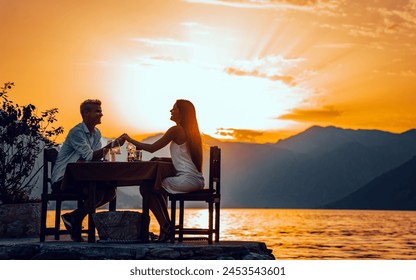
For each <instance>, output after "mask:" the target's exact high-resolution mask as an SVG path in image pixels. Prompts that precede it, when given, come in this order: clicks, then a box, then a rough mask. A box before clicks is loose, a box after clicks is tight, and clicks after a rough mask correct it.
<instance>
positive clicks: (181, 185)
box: [162, 141, 205, 193]
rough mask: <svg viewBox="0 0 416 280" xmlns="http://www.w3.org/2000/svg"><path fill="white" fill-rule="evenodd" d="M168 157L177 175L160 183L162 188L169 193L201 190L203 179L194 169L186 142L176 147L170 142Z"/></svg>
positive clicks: (203, 183)
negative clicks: (169, 156) (170, 158)
mask: <svg viewBox="0 0 416 280" xmlns="http://www.w3.org/2000/svg"><path fill="white" fill-rule="evenodd" d="M170 155H171V157H172V162H173V166H174V167H175V169H176V172H177V173H176V176H175V177H167V178H165V179H164V180H163V181H162V187H163V188H164V189H165V190H166V191H168V192H169V193H187V192H191V191H196V190H200V189H203V188H204V185H205V182H204V177H203V176H202V173H201V172H199V171H198V169H196V166H195V164H194V163H193V161H192V158H191V153H190V150H189V148H188V145H187V144H186V142H185V143H183V144H182V145H178V144H176V143H175V142H174V141H172V142H171V144H170Z"/></svg>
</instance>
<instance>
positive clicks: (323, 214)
mask: <svg viewBox="0 0 416 280" xmlns="http://www.w3.org/2000/svg"><path fill="white" fill-rule="evenodd" d="M125 210H127V209H125ZM50 215H53V214H52V213H50ZM86 220H87V219H85V220H84V222H86ZM48 221H53V218H48ZM185 223H186V224H187V225H188V226H190V227H192V226H198V227H200V226H204V227H206V225H207V213H206V210H200V209H188V210H187V216H186V218H185ZM150 230H151V231H153V232H155V233H158V231H159V229H158V224H157V222H156V221H155V219H154V217H153V216H152V221H151V224H150ZM220 237H221V240H242V241H261V242H265V243H266V244H267V247H268V248H270V249H272V250H273V254H274V256H275V257H276V259H401V260H405V259H412V260H415V259H416V212H410V211H408V212H406V211H359V210H306V209H305V210H304V209H301V210H300V209H222V210H221V234H220Z"/></svg>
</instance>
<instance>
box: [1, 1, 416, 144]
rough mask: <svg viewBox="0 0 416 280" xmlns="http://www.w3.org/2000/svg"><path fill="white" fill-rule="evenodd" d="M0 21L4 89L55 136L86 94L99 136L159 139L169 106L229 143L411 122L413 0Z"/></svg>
mask: <svg viewBox="0 0 416 280" xmlns="http://www.w3.org/2000/svg"><path fill="white" fill-rule="evenodd" d="M0 19H1V24H0V32H1V38H2V39H1V44H0V82H1V83H2V84H3V83H4V82H8V81H10V82H14V83H15V87H14V88H13V90H12V91H11V92H10V94H9V97H10V98H11V99H12V100H13V101H15V102H16V103H18V104H21V105H24V104H28V103H33V104H35V105H36V106H37V107H38V108H39V110H44V109H49V108H53V107H57V108H59V114H58V120H59V125H62V126H64V128H65V135H66V133H67V132H68V130H69V129H70V128H71V127H72V126H73V125H75V124H77V123H78V122H79V121H80V115H79V104H80V103H81V102H82V101H83V100H84V99H87V98H98V99H101V100H102V101H103V106H102V108H103V113H104V117H103V119H102V124H101V125H100V126H99V128H100V130H101V131H102V134H103V136H105V137H116V136H118V135H119V134H121V133H123V132H128V133H129V134H131V135H140V134H149V133H156V132H163V131H165V130H166V129H167V128H169V127H170V126H171V125H173V123H172V122H171V121H170V120H169V117H170V113H169V110H170V108H171V107H172V105H173V103H174V102H175V100H176V99H178V98H186V99H189V100H191V101H192V102H193V103H194V104H195V106H196V109H197V115H198V119H199V124H200V129H201V131H202V132H203V133H206V134H209V135H212V136H214V137H221V138H228V139H232V140H237V141H252V142H258V143H264V142H275V141H277V140H279V139H280V138H285V137H287V136H289V135H293V134H294V133H298V132H300V131H302V130H304V129H306V128H308V127H310V126H312V125H322V126H327V125H334V126H338V127H343V128H352V129H359V128H362V129H381V130H386V131H391V132H397V133H400V132H404V131H406V130H408V129H411V128H414V127H416V126H415V123H416V110H415V109H414V107H415V104H416V92H415V91H416V47H415V43H416V0H365V1H347V0H247V1H244V0H241V1H239V0H234V1H232V0H228V1H227V0H127V1H126V0H120V1H115V0H113V1H106V0H99V1H95V0H88V1H86V0H82V1H81V0H71V1H56V0H36V1H33V0H13V1H11V0H0ZM65 135H64V136H65ZM64 136H63V137H64Z"/></svg>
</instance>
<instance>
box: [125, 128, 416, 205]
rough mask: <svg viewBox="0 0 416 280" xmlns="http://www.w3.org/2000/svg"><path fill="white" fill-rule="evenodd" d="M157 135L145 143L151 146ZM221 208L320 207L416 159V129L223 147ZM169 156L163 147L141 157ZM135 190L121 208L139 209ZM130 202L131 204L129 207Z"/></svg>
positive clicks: (330, 131)
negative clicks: (397, 132) (415, 157)
mask: <svg viewBox="0 0 416 280" xmlns="http://www.w3.org/2000/svg"><path fill="white" fill-rule="evenodd" d="M158 137H160V135H158V136H155V137H152V138H149V139H147V140H146V141H148V142H154V141H155V140H156V139H158ZM204 143H205V145H206V147H205V163H204V165H205V170H204V173H205V174H206V177H207V175H208V170H207V167H208V146H212V145H217V146H219V147H220V148H221V149H222V195H223V196H222V205H223V207H272V208H321V207H322V206H323V205H327V204H329V203H331V202H333V201H338V200H340V199H342V198H344V197H346V196H348V195H350V194H352V193H354V192H355V191H357V190H358V189H359V188H360V187H362V186H364V185H366V184H367V183H369V182H370V181H371V180H373V179H374V178H376V177H378V176H380V175H382V174H383V173H385V172H387V171H389V170H391V169H393V168H396V167H398V166H400V165H401V164H403V163H404V162H406V161H409V160H410V159H411V158H412V157H413V156H414V155H416V130H409V131H407V132H405V133H401V134H395V133H389V132H384V131H378V130H351V129H341V128H337V127H319V126H313V127H311V128H309V129H307V130H305V131H304V132H302V133H299V134H298V135H295V136H293V137H290V138H287V139H285V140H281V141H279V142H277V143H274V144H250V143H234V142H221V141H219V140H217V139H215V138H211V137H209V136H205V137H204ZM155 155H158V156H159V155H161V156H167V155H169V150H168V148H164V149H163V150H162V151H159V152H157V153H155V154H153V155H151V154H149V153H144V158H145V159H147V158H150V157H152V156H155ZM140 199H141V198H140V195H139V194H138V192H137V188H136V189H135V188H132V189H131V190H128V189H126V188H120V189H119V199H118V203H120V205H122V207H137V206H138V205H140ZM132 203H134V205H133V206H131V205H132Z"/></svg>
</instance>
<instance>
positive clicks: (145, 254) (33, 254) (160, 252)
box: [0, 239, 275, 260]
mask: <svg viewBox="0 0 416 280" xmlns="http://www.w3.org/2000/svg"><path fill="white" fill-rule="evenodd" d="M0 259H2V260H11V259H18V260H274V259H275V257H274V256H273V254H272V251H271V250H270V249H268V248H267V247H266V244H265V243H263V242H252V241H221V242H219V243H216V244H212V245H209V244H207V243H206V242H202V241H199V242H184V243H175V244H171V243H147V244H117V243H95V244H90V243H85V242H83V243H76V242H70V241H47V242H44V243H40V242H38V241H37V242H36V241H34V240H27V239H26V240H25V239H10V240H0Z"/></svg>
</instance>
